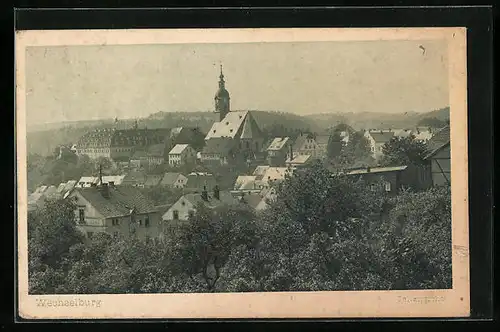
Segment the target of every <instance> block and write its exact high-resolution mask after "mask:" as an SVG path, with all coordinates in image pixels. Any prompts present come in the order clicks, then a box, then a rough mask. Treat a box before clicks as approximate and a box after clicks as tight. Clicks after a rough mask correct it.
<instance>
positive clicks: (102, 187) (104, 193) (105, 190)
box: [97, 183, 109, 198]
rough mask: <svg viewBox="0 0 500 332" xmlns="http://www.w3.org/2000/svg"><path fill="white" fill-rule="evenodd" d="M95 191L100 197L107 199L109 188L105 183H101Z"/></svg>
mask: <svg viewBox="0 0 500 332" xmlns="http://www.w3.org/2000/svg"><path fill="white" fill-rule="evenodd" d="M97 190H99V191H100V192H101V195H102V197H104V198H109V187H108V184H107V183H103V184H101V185H100V186H98V187H97Z"/></svg>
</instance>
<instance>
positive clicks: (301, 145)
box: [288, 133, 328, 159]
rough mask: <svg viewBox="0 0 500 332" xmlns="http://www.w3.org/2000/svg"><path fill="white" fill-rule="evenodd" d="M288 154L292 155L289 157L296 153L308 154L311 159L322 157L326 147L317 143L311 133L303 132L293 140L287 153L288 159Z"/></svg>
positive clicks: (324, 154)
mask: <svg viewBox="0 0 500 332" xmlns="http://www.w3.org/2000/svg"><path fill="white" fill-rule="evenodd" d="M322 142H323V141H322ZM323 143H324V142H323ZM327 145H328V141H327ZM290 155H293V157H292V158H291V159H293V158H294V157H295V156H297V155H309V156H311V158H312V159H322V158H323V157H324V156H326V147H323V146H320V145H318V143H317V142H316V139H315V138H314V135H313V134H311V133H305V134H304V133H303V134H301V135H299V136H298V137H297V139H296V140H295V142H294V144H293V146H292V148H291V149H290V152H289V154H288V159H290Z"/></svg>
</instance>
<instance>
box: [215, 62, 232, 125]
mask: <svg viewBox="0 0 500 332" xmlns="http://www.w3.org/2000/svg"><path fill="white" fill-rule="evenodd" d="M225 83H226V82H225V81H224V73H223V72H222V64H221V65H220V75H219V89H218V90H217V92H216V93H215V113H219V119H220V121H222V120H223V119H224V118H225V117H226V115H227V114H228V113H229V112H230V110H229V99H230V98H229V92H228V91H227V90H226V84H225Z"/></svg>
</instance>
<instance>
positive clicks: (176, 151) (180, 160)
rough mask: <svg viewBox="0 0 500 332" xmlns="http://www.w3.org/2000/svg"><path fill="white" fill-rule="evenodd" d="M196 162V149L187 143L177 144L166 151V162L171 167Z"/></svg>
mask: <svg viewBox="0 0 500 332" xmlns="http://www.w3.org/2000/svg"><path fill="white" fill-rule="evenodd" d="M195 162H196V151H195V150H194V149H193V148H192V147H191V146H189V144H177V145H176V146H174V147H173V148H172V150H170V152H169V153H168V164H169V165H170V166H172V167H176V166H182V165H186V164H193V163H195Z"/></svg>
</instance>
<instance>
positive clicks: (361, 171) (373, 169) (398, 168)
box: [345, 166, 408, 175]
mask: <svg viewBox="0 0 500 332" xmlns="http://www.w3.org/2000/svg"><path fill="white" fill-rule="evenodd" d="M407 167H408V166H393V167H369V168H368V167H367V168H360V169H354V170H348V171H346V172H345V174H346V175H355V174H369V173H384V172H399V171H404V170H405V169H406V168H407Z"/></svg>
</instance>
